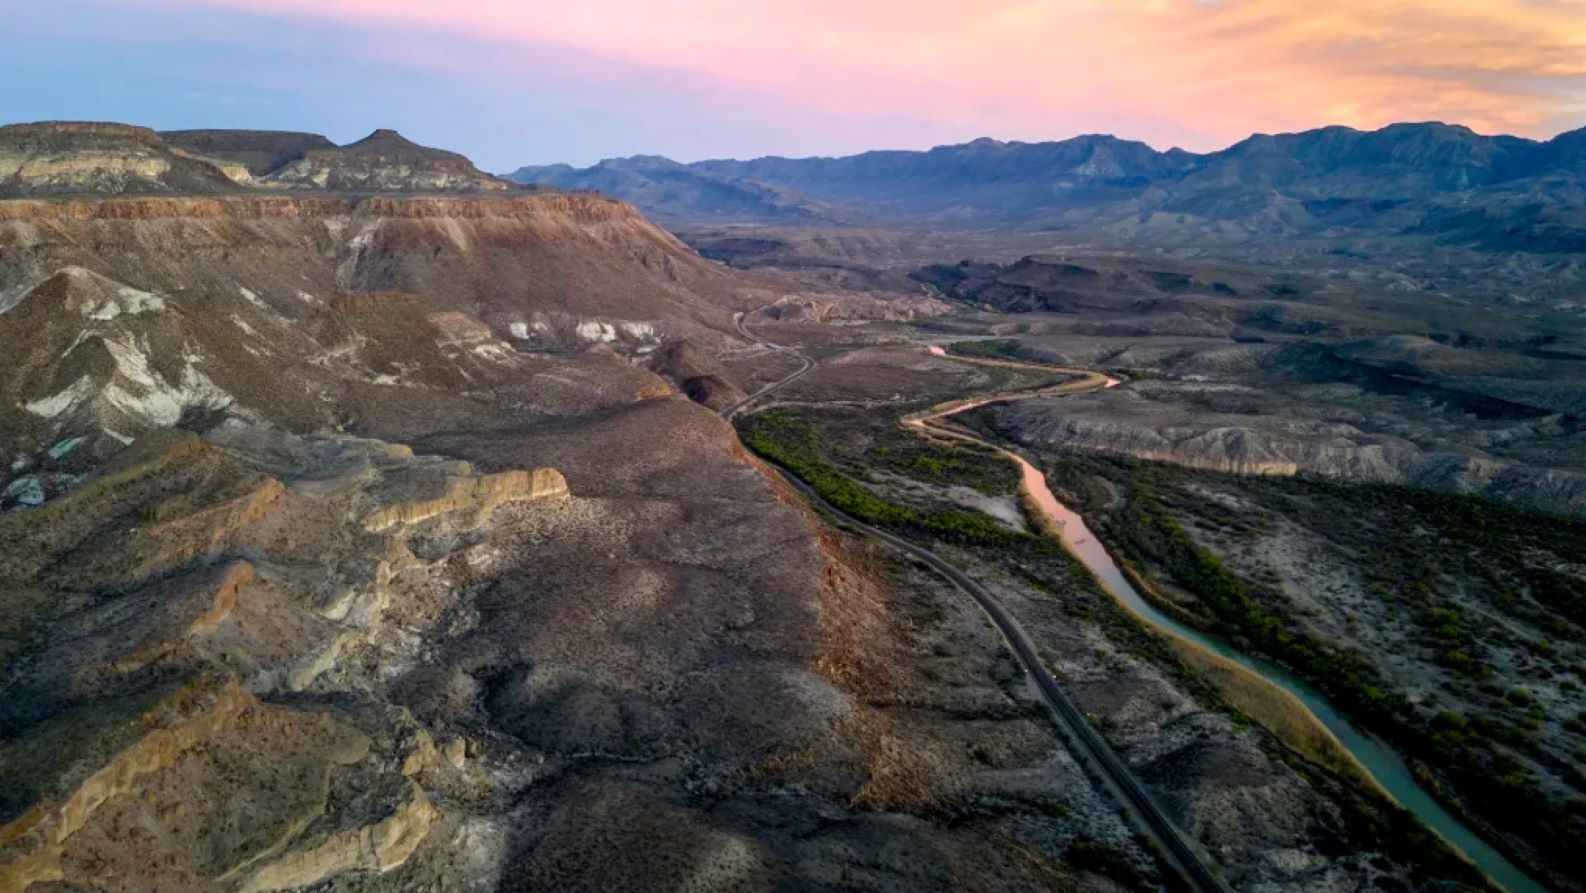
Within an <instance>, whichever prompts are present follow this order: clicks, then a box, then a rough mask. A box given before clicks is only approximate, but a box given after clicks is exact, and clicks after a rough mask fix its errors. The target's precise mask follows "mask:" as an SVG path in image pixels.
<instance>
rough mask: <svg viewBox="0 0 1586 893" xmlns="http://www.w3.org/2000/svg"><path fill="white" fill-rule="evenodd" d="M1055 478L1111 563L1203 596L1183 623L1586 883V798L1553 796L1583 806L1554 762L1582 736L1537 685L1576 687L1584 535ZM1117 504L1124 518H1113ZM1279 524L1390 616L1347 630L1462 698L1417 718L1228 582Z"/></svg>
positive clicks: (1377, 614) (1580, 528)
mask: <svg viewBox="0 0 1586 893" xmlns="http://www.w3.org/2000/svg"><path fill="white" fill-rule="evenodd" d="M1050 476H1051V479H1052V481H1053V483H1054V484H1055V485H1058V486H1061V487H1063V488H1064V489H1065V490H1067V491H1068V492H1069V493H1070V494H1071V495H1072V496H1073V497H1074V498H1075V499H1076V501H1077V502H1078V503H1079V504H1080V505H1079V507H1080V508H1082V509H1083V510H1086V511H1087V512H1088V513H1089V515H1090V518H1091V521H1092V526H1093V527H1094V528H1095V529H1096V530H1097V532H1098V533H1100V534H1102V535H1103V536H1104V538H1105V539H1106V540H1107V542H1108V544H1109V546H1110V547H1112V548H1114V549H1115V550H1116V551H1117V552H1118V553H1120V554H1122V555H1123V556H1125V557H1127V558H1128V559H1129V560H1130V561H1132V562H1134V563H1135V564H1136V565H1138V566H1139V567H1141V568H1142V569H1144V570H1145V571H1147V573H1148V574H1149V575H1151V576H1154V577H1155V578H1157V579H1160V580H1162V581H1164V582H1166V583H1170V584H1171V585H1172V586H1174V587H1176V588H1177V589H1178V590H1182V591H1184V592H1186V593H1188V594H1190V595H1192V596H1194V599H1193V601H1190V602H1187V603H1186V604H1185V605H1177V606H1176V607H1178V609H1179V612H1180V613H1182V612H1183V610H1184V608H1185V607H1186V606H1187V607H1188V608H1189V609H1190V610H1191V612H1192V613H1193V615H1194V619H1196V620H1197V621H1198V622H1199V623H1200V624H1201V625H1203V626H1205V627H1207V628H1208V629H1210V630H1211V631H1213V632H1216V633H1218V634H1220V635H1222V636H1224V637H1225V638H1227V639H1229V640H1230V641H1233V642H1235V643H1236V644H1238V645H1239V646H1240V647H1242V648H1246V649H1249V650H1252V651H1257V652H1260V653H1262V654H1264V655H1266V656H1268V657H1270V658H1272V659H1274V660H1276V661H1278V662H1280V663H1283V664H1285V665H1287V666H1288V667H1290V668H1291V669H1292V670H1294V671H1295V672H1296V673H1297V674H1298V675H1300V676H1302V677H1303V678H1305V679H1306V680H1307V681H1309V682H1310V683H1312V684H1313V685H1315V686H1316V687H1317V688H1319V689H1321V690H1322V691H1324V692H1326V693H1327V694H1328V696H1329V698H1330V699H1331V700H1333V701H1334V702H1335V703H1336V704H1338V705H1339V707H1340V708H1341V709H1343V710H1344V711H1345V712H1347V713H1348V714H1350V715H1351V716H1352V717H1353V718H1354V720H1355V721H1356V722H1358V723H1360V724H1361V725H1362V726H1364V727H1366V728H1368V729H1371V730H1372V731H1374V732H1376V733H1377V734H1380V735H1382V736H1383V737H1384V738H1387V739H1388V740H1390V741H1392V742H1393V743H1394V745H1395V746H1396V747H1397V748H1398V749H1399V750H1400V751H1401V752H1403V753H1405V754H1406V755H1407V756H1409V757H1410V758H1411V759H1412V762H1413V763H1415V764H1416V766H1417V768H1418V769H1419V770H1421V771H1422V772H1424V773H1426V774H1427V775H1428V776H1429V777H1430V778H1431V779H1432V780H1433V782H1434V784H1433V786H1434V787H1441V789H1442V790H1444V791H1445V792H1450V793H1452V795H1454V797H1455V798H1456V799H1455V802H1456V803H1457V804H1468V805H1469V806H1470V808H1471V811H1472V812H1473V813H1474V814H1475V815H1477V816H1479V817H1480V818H1481V819H1482V820H1484V821H1486V822H1489V823H1491V824H1492V825H1494V826H1495V827H1498V828H1501V829H1503V830H1505V831H1506V832H1508V833H1510V834H1513V835H1514V836H1515V838H1517V839H1520V840H1523V841H1525V842H1526V843H1527V844H1528V845H1530V846H1533V847H1535V848H1536V849H1537V850H1538V851H1539V852H1540V853H1542V854H1543V856H1544V858H1546V859H1547V860H1548V861H1549V862H1550V863H1551V864H1553V865H1556V866H1562V867H1564V868H1565V870H1566V871H1570V872H1574V871H1576V869H1579V871H1580V872H1581V873H1583V874H1586V854H1583V853H1582V852H1581V851H1580V848H1579V846H1578V842H1579V841H1580V840H1581V839H1586V810H1583V809H1581V808H1579V807H1577V806H1574V805H1572V804H1574V803H1575V802H1576V801H1577V800H1578V799H1579V798H1578V795H1577V796H1576V797H1573V798H1572V797H1570V796H1568V795H1565V796H1559V794H1558V793H1557V792H1558V787H1557V781H1563V782H1564V783H1566V784H1568V785H1570V786H1573V787H1574V788H1575V789H1576V790H1577V791H1579V790H1586V773H1582V772H1581V770H1579V769H1575V768H1571V767H1569V766H1563V765H1561V761H1560V760H1559V759H1558V757H1557V755H1556V754H1557V753H1558V748H1559V747H1562V748H1564V752H1570V751H1571V749H1572V748H1575V747H1580V746H1581V737H1582V735H1583V733H1586V722H1579V723H1575V724H1574V726H1572V725H1571V722H1570V721H1569V719H1568V718H1567V717H1562V716H1560V717H1550V716H1549V707H1548V706H1547V705H1548V704H1549V703H1557V702H1556V701H1548V700H1546V699H1543V698H1540V697H1539V696H1538V693H1537V691H1536V690H1534V688H1533V686H1532V685H1531V684H1529V681H1530V680H1537V681H1538V682H1540V683H1542V684H1550V685H1553V686H1556V688H1557V689H1558V690H1560V691H1572V690H1576V689H1578V687H1579V682H1578V681H1577V679H1578V678H1579V677H1580V667H1579V659H1578V657H1575V658H1571V655H1578V654H1579V652H1578V650H1577V649H1576V648H1574V647H1571V643H1574V642H1578V641H1580V639H1581V637H1582V635H1583V633H1586V625H1583V617H1582V606H1583V605H1586V582H1583V581H1582V580H1581V579H1580V577H1579V576H1578V575H1577V574H1578V573H1579V572H1578V570H1568V569H1569V568H1575V569H1578V568H1580V567H1582V566H1586V524H1582V523H1581V522H1578V521H1574V520H1567V519H1561V518H1555V517H1549V516H1543V515H1537V514H1532V513H1529V512H1524V511H1520V510H1517V509H1513V508H1509V507H1506V506H1502V505H1497V504H1494V503H1491V502H1488V501H1486V500H1483V499H1480V498H1477V497H1471V496H1459V495H1449V494H1441V493H1432V492H1426V491H1419V490H1413V489H1409V488H1403V487H1390V486H1362V485H1350V484H1341V483H1336V482H1328V481H1320V480H1312V479H1292V478H1291V479H1280V478H1257V477H1241V476H1235V475H1226V474H1220V473H1216V472H1206V471H1197V470H1191V469H1185V468H1180V467H1175V466H1169V465H1163V464H1158V463H1150V462H1141V461H1135V460H1127V459H1115V458H1111V457H1100V456H1091V455H1066V456H1064V457H1063V459H1062V460H1060V461H1059V462H1057V463H1056V465H1055V467H1054V468H1053V469H1052V470H1051V472H1050ZM1208 488H1210V489H1212V490H1215V491H1218V492H1222V493H1227V494H1231V495H1234V496H1235V497H1236V498H1237V499H1238V504H1239V505H1240V506H1241V508H1239V509H1237V510H1232V509H1230V508H1228V507H1227V506H1225V505H1221V504H1218V503H1216V502H1213V501H1209V500H1208V499H1207V498H1206V491H1207V489H1208ZM1117 494H1122V495H1123V497H1124V498H1123V500H1122V501H1121V505H1113V504H1112V503H1113V502H1114V498H1115V496H1116V495H1117ZM1275 524H1283V525H1288V526H1290V527H1294V526H1298V527H1301V528H1305V529H1308V530H1309V531H1311V532H1312V533H1313V534H1314V535H1315V536H1316V539H1317V540H1318V541H1321V542H1325V543H1327V544H1328V546H1329V548H1331V549H1335V550H1337V552H1338V554H1337V557H1336V560H1337V561H1339V563H1340V565H1341V566H1347V567H1350V568H1352V569H1353V571H1354V572H1356V573H1358V574H1360V580H1361V583H1362V584H1363V587H1364V590H1365V591H1366V593H1368V594H1369V595H1371V596H1372V597H1373V598H1374V599H1375V600H1376V601H1377V603H1378V605H1377V606H1371V607H1368V608H1363V609H1361V611H1360V612H1359V616H1355V615H1356V612H1350V614H1349V615H1348V616H1346V617H1345V618H1343V619H1345V620H1346V625H1347V626H1349V628H1354V624H1356V623H1360V622H1366V623H1382V622H1391V618H1403V620H1404V621H1406V622H1407V623H1408V625H1409V628H1410V629H1411V630H1412V635H1411V637H1410V638H1409V639H1408V640H1407V641H1406V647H1413V648H1417V649H1421V650H1422V651H1423V653H1425V654H1426V655H1427V657H1428V659H1429V661H1430V663H1431V664H1433V665H1435V666H1436V667H1440V668H1442V670H1443V671H1445V672H1446V673H1447V674H1448V678H1449V680H1450V681H1448V682H1446V683H1444V684H1443V685H1442V687H1441V689H1440V690H1438V691H1436V692H1435V693H1429V692H1426V691H1422V692H1421V695H1422V703H1421V704H1420V705H1414V704H1411V703H1410V701H1409V699H1408V698H1407V697H1406V695H1405V693H1404V692H1403V691H1402V690H1401V689H1400V688H1399V687H1398V686H1397V685H1396V684H1395V683H1394V682H1393V681H1390V680H1388V679H1385V678H1384V677H1383V675H1382V671H1381V670H1380V669H1379V668H1378V665H1377V664H1376V663H1375V662H1374V661H1373V660H1372V658H1371V656H1370V655H1367V654H1363V653H1361V652H1360V651H1358V650H1357V649H1355V648H1353V647H1350V646H1349V645H1348V644H1347V643H1346V642H1341V641H1338V640H1335V639H1333V638H1331V637H1329V636H1327V635H1325V634H1322V633H1319V632H1316V631H1315V627H1313V626H1312V625H1311V624H1310V623H1308V622H1307V620H1306V618H1305V615H1304V614H1303V613H1301V612H1300V611H1299V610H1298V609H1297V608H1296V606H1295V604H1294V602H1293V601H1292V599H1291V598H1290V596H1289V593H1287V592H1286V591H1285V590H1284V588H1283V584H1282V583H1281V578H1280V577H1279V576H1278V575H1277V574H1275V573H1271V572H1270V568H1262V567H1259V566H1257V567H1250V565H1251V564H1252V562H1251V561H1249V560H1248V559H1247V560H1245V561H1243V562H1241V567H1243V568H1246V570H1245V571H1244V572H1242V573H1241V572H1235V571H1234V570H1233V569H1231V568H1230V567H1229V566H1228V564H1227V560H1226V559H1227V558H1228V557H1231V556H1235V555H1240V554H1245V555H1248V554H1250V551H1249V550H1250V548H1251V547H1252V546H1254V545H1255V544H1256V543H1257V542H1259V541H1261V540H1262V538H1263V537H1265V536H1266V535H1267V533H1268V532H1269V531H1270V530H1272V529H1273V527H1274V525H1275ZM1191 526H1192V527H1193V528H1194V529H1195V530H1196V531H1198V532H1197V533H1196V535H1194V536H1192V535H1191V534H1190V532H1189V529H1188V528H1189V527H1191ZM1213 547H1215V548H1213ZM1498 617H1501V618H1503V621H1504V622H1501V623H1495V622H1493V621H1494V618H1498ZM1499 649H1503V651H1505V652H1507V653H1508V654H1510V655H1513V654H1515V653H1516V652H1518V666H1516V665H1515V661H1514V660H1512V659H1507V660H1505V661H1504V662H1502V663H1500V662H1499V661H1498V658H1497V656H1496V655H1497V654H1498V653H1499ZM1572 659H1573V660H1574V661H1575V662H1574V663H1571V662H1570V661H1571V660H1572ZM1499 666H1502V667H1503V671H1502V672H1503V675H1502V676H1501V677H1500V674H1499V669H1498V667H1499ZM1565 677H1568V678H1565ZM1423 685H1424V683H1423ZM1434 694H1435V695H1437V697H1434V696H1433V695H1434ZM1450 702H1453V703H1450ZM1434 703H1436V705H1435V706H1434ZM1550 720H1551V722H1550ZM1561 736H1563V737H1561ZM1549 766H1553V767H1560V768H1556V769H1548V768H1547V767H1549ZM1544 776H1551V779H1556V780H1557V781H1555V780H1550V778H1547V777H1544Z"/></svg>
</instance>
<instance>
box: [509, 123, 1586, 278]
mask: <svg viewBox="0 0 1586 893" xmlns="http://www.w3.org/2000/svg"><path fill="white" fill-rule="evenodd" d="M507 176H508V179H512V180H515V181H517V182H519V183H526V184H527V183H533V184H545V185H551V186H557V187H560V188H567V189H596V190H600V191H602V192H606V193H608V194H611V195H613V196H616V197H619V198H623V199H626V200H629V201H632V202H633V203H635V204H636V205H638V206H639V207H640V208H641V209H642V210H644V211H646V212H648V213H651V214H653V215H656V216H658V217H661V218H664V219H666V220H668V221H672V222H684V223H690V224H698V223H728V222H732V223H737V222H745V223H776V224H827V225H830V224H881V225H897V224H912V225H924V226H930V227H944V226H968V227H989V228H999V227H1018V228H1031V227H1036V228H1048V227H1051V228H1087V227H1088V228H1098V229H1100V230H1103V231H1107V232H1111V233H1113V234H1115V235H1134V236H1138V235H1142V234H1146V235H1151V234H1159V235H1161V236H1163V237H1166V238H1172V239H1175V240H1178V241H1181V242H1184V241H1187V242H1192V243H1200V244H1207V243H1213V242H1226V241H1230V240H1239V239H1248V238H1252V237H1254V238H1262V237H1283V238H1290V237H1294V236H1308V235H1324V236H1325V235H1330V234H1335V233H1338V232H1341V231H1359V230H1375V231H1385V232H1392V233H1396V234H1402V235H1407V236H1424V237H1432V238H1434V239H1438V240H1447V241H1452V242H1456V243H1459V244H1466V245H1470V246H1472V247H1478V248H1484V249H1492V250H1528V251H1537V252H1579V251H1586V129H1583V130H1577V131H1573V132H1569V133H1565V134H1562V135H1560V136H1558V137H1555V138H1554V139H1551V140H1548V141H1545V142H1544V141H1537V140H1530V139H1524V138H1520V137H1513V136H1485V135H1482V134H1478V133H1476V132H1475V131H1473V130H1471V129H1469V128H1467V127H1463V126H1456V125H1448V124H1441V123H1421V124H1394V125H1391V126H1388V127H1385V128H1382V129H1380V130H1375V131H1360V130H1355V129H1352V128H1348V127H1326V128H1321V129H1318V130H1311V131H1306V132H1303V133H1293V134H1280V135H1265V134H1263V135H1256V136H1252V137H1250V138H1248V139H1246V140H1243V141H1241V142H1239V143H1237V144H1235V145H1233V146H1230V147H1229V148H1227V149H1224V150H1222V151H1218V152H1212V153H1208V154H1196V153H1191V152H1186V151H1183V150H1180V149H1172V150H1169V151H1166V152H1161V151H1157V150H1155V149H1153V148H1151V147H1150V146H1148V145H1146V144H1144V143H1140V142H1134V141H1130V140H1124V139H1119V138H1117V137H1114V136H1106V135H1087V136H1079V137H1075V138H1073V139H1069V140H1063V141H1060V142H1042V143H1023V142H999V141H996V140H991V139H980V140H975V141H974V142H970V143H965V144H962V145H953V146H941V147H937V148H935V149H931V150H929V151H924V152H911V151H880V152H866V153H863V154H860V155H853V156H847V157H841V158H802V159H793V158H779V157H768V158H758V159H754V160H749V161H733V160H712V161H700V162H696V163H693V164H680V163H677V162H673V161H670V160H668V159H665V158H659V157H654V156H641V157H635V158H623V159H612V160H607V161H602V162H600V163H599V164H597V165H595V166H593V167H589V168H584V169H574V168H572V167H569V166H566V165H553V166H548V167H525V168H520V169H519V170H517V171H516V172H514V173H512V174H509V175H507Z"/></svg>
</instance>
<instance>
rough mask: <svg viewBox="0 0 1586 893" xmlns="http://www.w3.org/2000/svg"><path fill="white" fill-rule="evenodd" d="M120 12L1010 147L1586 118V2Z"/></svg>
mask: <svg viewBox="0 0 1586 893" xmlns="http://www.w3.org/2000/svg"><path fill="white" fill-rule="evenodd" d="M121 2H123V3H132V4H137V5H143V6H155V7H163V8H183V7H185V8H211V9H230V10H237V11H245V12H250V13H254V14H258V15H267V16H278V17H290V18H294V19H308V20H326V21H334V22H338V23H343V24H348V25H353V26H358V27H365V28H371V29H377V30H388V29H401V30H403V31H404V32H406V33H409V34H410V33H411V32H412V31H413V30H418V31H421V32H440V33H444V34H447V35H449V36H456V37H463V38H468V39H471V40H477V41H487V42H490V43H492V44H497V45H505V46H507V47H509V48H510V47H520V48H521V49H522V52H523V53H524V54H532V53H533V52H535V50H536V48H540V47H547V46H550V47H560V48H566V49H570V50H576V51H578V52H580V53H583V54H589V55H592V56H594V57H597V58H604V59H609V60H612V61H614V62H618V63H621V64H622V65H624V66H630V67H634V66H636V67H645V68H652V69H655V70H668V71H675V72H678V73H679V74H680V76H682V77H684V78H686V79H687V80H689V81H690V82H691V83H695V84H700V83H705V84H709V83H719V84H721V85H722V86H723V88H724V89H725V90H726V91H727V92H730V93H732V94H734V95H739V96H745V97H760V98H762V100H764V101H766V102H771V103H775V104H776V105H777V106H779V107H785V108H787V109H788V110H789V113H790V114H796V113H798V111H799V110H801V109H802V110H807V111H809V112H813V113H817V114H818V115H819V116H821V117H824V118H836V119H848V120H855V121H859V120H864V119H867V118H874V117H875V116H878V115H889V114H897V115H903V116H907V117H910V118H914V119H919V120H927V121H936V122H939V123H941V124H942V125H944V126H948V127H956V128H958V129H959V130H961V131H963V132H965V133H971V132H984V133H988V134H992V135H998V136H1015V137H1019V136H1022V137H1030V138H1033V137H1043V136H1061V135H1064V134H1065V133H1072V132H1074V131H1076V130H1080V129H1094V130H1102V129H1112V130H1117V131H1119V132H1120V133H1122V134H1124V135H1130V136H1134V135H1145V136H1157V137H1162V136H1164V135H1165V136H1168V137H1170V138H1183V139H1187V140H1189V141H1191V142H1192V143H1194V142H1198V143H1200V144H1199V145H1193V146H1192V148H1207V147H1210V146H1211V145H1219V144H1223V143H1226V142H1228V141H1229V140H1231V139H1235V138H1238V137H1240V136H1243V135H1245V134H1247V133H1249V132H1252V131H1258V130H1261V131H1272V130H1283V129H1296V128H1301V127H1308V126H1315V125H1319V124H1324V123H1343V124H1353V125H1357V126H1377V125H1381V124H1384V123H1387V122H1389V121H1393V120H1427V119H1434V118H1435V119H1443V120H1450V121H1458V122H1461V123H1466V124H1469V125H1471V126H1473V127H1476V128H1477V129H1482V130H1488V131H1500V130H1501V131H1509V132H1518V133H1530V134H1538V135H1540V131H1541V130H1542V129H1543V128H1545V127H1547V126H1556V124H1557V122H1559V121H1571V120H1586V10H1583V8H1582V3H1581V2H1580V0H1327V2H1314V3H1305V4H1299V3H1295V2H1292V0H1111V2H1109V0H912V2H901V0H779V2H753V0H650V2H640V0H579V2H576V3H527V2H516V0H335V2H327V0H121ZM410 50H411V51H412V52H415V53H418V52H421V48H415V47H410ZM428 64H436V60H434V59H430V60H429V63H428ZM456 64H458V65H460V66H466V65H468V64H470V60H467V59H462V60H456ZM1131 128H1133V129H1131Z"/></svg>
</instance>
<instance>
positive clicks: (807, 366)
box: [721, 313, 815, 422]
mask: <svg viewBox="0 0 1586 893" xmlns="http://www.w3.org/2000/svg"><path fill="white" fill-rule="evenodd" d="M733 322H734V323H735V324H736V325H737V326H738V332H739V333H740V334H742V335H743V336H744V337H745V338H748V339H749V340H750V341H753V342H755V343H756V344H759V345H761V346H763V347H769V348H771V349H772V350H774V351H776V352H777V353H785V354H787V355H789V356H791V357H794V358H795V359H797V360H798V361H799V362H800V363H803V364H804V365H803V366H802V367H800V368H799V371H797V372H795V373H793V374H792V375H789V376H788V377H787V378H784V379H781V380H780V381H773V382H771V383H770V384H768V385H766V386H765V387H763V388H761V389H760V390H758V391H755V392H754V393H753V394H750V395H749V396H747V397H745V398H743V399H742V400H739V401H738V402H737V403H734V404H732V405H731V406H729V407H727V408H726V409H723V410H722V411H721V417H722V418H724V419H726V420H727V421H729V422H730V421H732V420H733V417H735V416H736V415H738V413H740V412H743V411H744V410H745V409H748V408H749V407H750V406H751V405H753V404H754V403H755V402H756V401H757V400H759V399H760V398H761V397H764V396H765V395H766V394H769V393H771V392H772V391H774V390H776V389H777V388H780V387H782V386H783V385H786V384H791V383H792V382H794V381H796V380H797V379H799V378H800V377H802V376H804V375H806V374H808V373H809V371H810V370H811V369H814V368H815V361H814V360H812V359H810V358H809V357H806V356H805V355H803V354H801V353H799V352H798V351H796V350H794V349H793V348H791V347H787V346H785V345H781V344H775V343H773V342H770V341H766V340H765V339H763V338H761V337H760V336H759V335H756V334H754V333H753V332H751V331H749V327H748V325H746V324H745V323H744V321H743V314H741V313H740V314H738V316H737V318H735V319H734V320H733Z"/></svg>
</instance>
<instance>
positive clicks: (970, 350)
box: [947, 338, 1023, 360]
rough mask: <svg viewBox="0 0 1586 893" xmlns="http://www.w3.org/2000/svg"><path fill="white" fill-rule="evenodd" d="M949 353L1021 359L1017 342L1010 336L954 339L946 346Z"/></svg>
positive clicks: (997, 358)
mask: <svg viewBox="0 0 1586 893" xmlns="http://www.w3.org/2000/svg"><path fill="white" fill-rule="evenodd" d="M947 350H948V352H949V353H954V354H957V355H959V356H962V357H987V358H990V359H995V360H1017V359H1023V357H1021V356H1020V355H1019V350H1020V348H1019V342H1017V341H1014V340H1013V339H1011V338H998V339H995V340H991V341H954V342H953V343H952V344H949V345H948V346H947Z"/></svg>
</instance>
